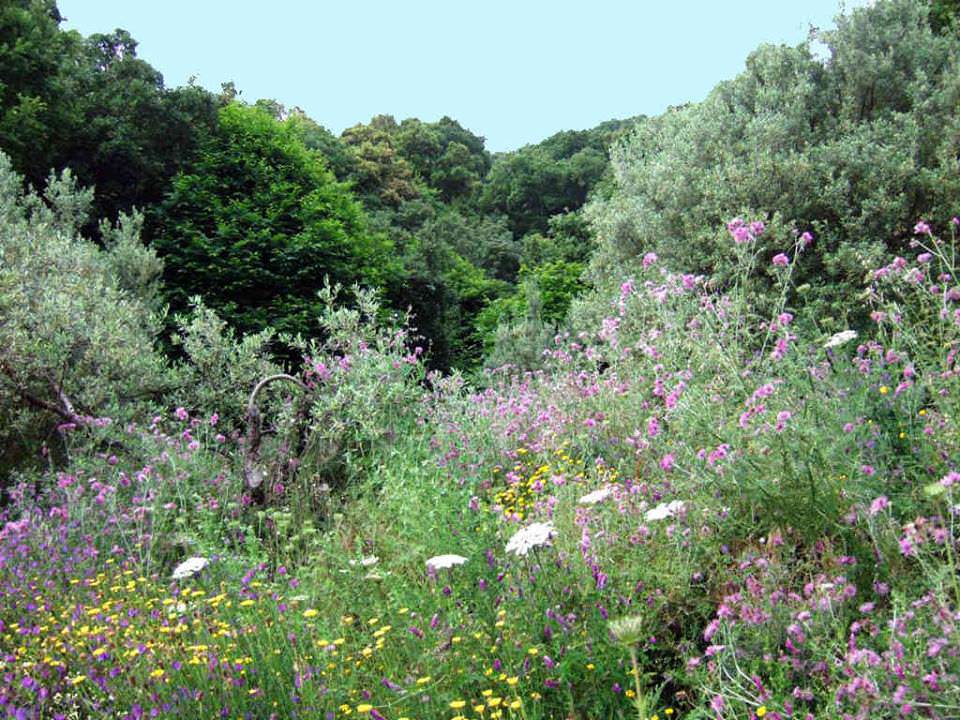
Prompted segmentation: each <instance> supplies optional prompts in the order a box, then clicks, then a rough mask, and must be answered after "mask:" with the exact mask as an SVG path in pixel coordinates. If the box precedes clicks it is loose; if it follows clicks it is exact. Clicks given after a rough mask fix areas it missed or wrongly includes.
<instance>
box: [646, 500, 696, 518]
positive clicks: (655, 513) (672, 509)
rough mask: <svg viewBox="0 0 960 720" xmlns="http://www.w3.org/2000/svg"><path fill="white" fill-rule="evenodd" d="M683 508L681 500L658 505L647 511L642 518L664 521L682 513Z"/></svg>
mask: <svg viewBox="0 0 960 720" xmlns="http://www.w3.org/2000/svg"><path fill="white" fill-rule="evenodd" d="M685 507H686V506H685V505H684V504H683V500H674V501H673V502H669V503H660V504H659V505H657V506H656V507H655V508H653V509H652V510H647V512H646V514H645V515H644V516H643V517H644V518H646V519H647V520H666V519H667V518H668V517H673V516H674V515H677V514H679V513H680V512H682V511H683V509H684V508H685Z"/></svg>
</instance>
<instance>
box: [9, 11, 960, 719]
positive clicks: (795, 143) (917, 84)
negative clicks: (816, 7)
mask: <svg viewBox="0 0 960 720" xmlns="http://www.w3.org/2000/svg"><path fill="white" fill-rule="evenodd" d="M63 24H64V19H63V18H62V17H61V15H60V13H59V11H58V9H57V6H56V3H55V2H54V1H53V0H0V717H7V718H14V719H15V720H41V719H43V720H46V719H48V718H55V719H63V720H66V719H67V718H71V719H72V718H103V717H115V718H122V719H123V720H142V719H143V718H146V717H169V718H174V717H175V718H209V717H221V718H243V720H262V719H264V718H270V720H280V719H281V718H283V719H286V718H303V719H304V720H313V719H314V718H324V720H332V719H334V718H346V717H350V716H355V717H358V718H371V719H372V720H411V719H412V718H421V719H425V720H432V719H434V718H438V719H441V720H468V718H478V719H480V720H483V718H490V719H491V720H502V719H507V718H510V719H514V718H516V719H522V720H548V719H550V720H553V719H557V720H559V719H561V718H562V719H563V720H592V719H593V718H615V719H617V720H623V719H625V718H637V720H666V719H667V718H669V720H678V719H679V718H683V719H684V720H687V719H689V720H733V719H734V718H738V719H739V718H743V719H749V720H761V719H765V720H788V719H789V720H793V719H794V718H798V719H799V718H802V719H803V720H819V719H820V718H843V719H844V720H868V719H871V720H872V719H873V718H883V719H885V720H894V719H897V720H902V718H907V717H919V718H935V719H940V718H944V719H946V718H957V717H960V564H958V558H960V532H958V527H957V521H958V519H960V504H958V503H960V498H957V497H954V496H953V493H954V492H958V490H956V489H955V488H957V487H960V428H958V426H957V423H958V422H960V285H958V281H957V278H958V276H960V267H958V257H960V256H958V250H960V3H958V2H957V0H935V1H933V2H927V1H926V0H877V2H874V3H870V4H868V5H867V6H864V7H857V8H854V9H852V10H850V11H849V12H842V13H841V14H840V15H839V16H838V17H837V18H836V22H835V25H834V26H832V27H830V28H829V29H818V30H813V31H811V35H810V37H809V39H808V40H807V41H805V42H803V43H801V44H799V45H797V46H792V47H791V46H786V45H762V46H760V47H758V48H757V49H756V50H755V51H754V52H752V53H751V54H750V56H749V57H748V58H747V60H746V63H745V66H744V68H743V69H742V71H741V72H740V73H739V74H737V75H736V77H733V78H731V79H729V80H726V81H724V82H721V83H720V84H719V85H717V86H716V87H715V88H714V89H713V90H712V91H711V92H710V93H709V94H708V95H707V96H706V97H705V98H703V99H700V100H695V99H691V102H689V103H687V104H685V105H682V106H679V107H674V108H670V109H669V110H667V111H666V112H664V113H662V114H660V115H657V116H651V117H645V116H639V115H638V116H636V117H633V118H628V119H622V120H611V121H609V122H605V123H602V124H601V125H599V126H597V127H595V128H592V129H588V130H568V131H563V132H559V133H557V134H555V135H553V136H551V137H549V138H547V139H545V140H543V141H542V142H540V143H538V144H535V145H528V146H525V147H522V148H519V149H517V150H515V151H512V152H504V153H490V152H488V151H487V149H486V147H485V141H484V139H483V137H481V136H480V135H477V134H475V132H474V130H470V129H467V128H464V127H463V126H462V125H461V124H460V123H459V122H457V121H456V120H454V119H452V118H449V117H443V118H441V119H440V120H438V121H436V122H428V121H423V120H419V119H416V118H407V119H403V120H400V121H398V120H397V119H396V118H394V117H392V116H389V115H378V116H376V117H373V118H371V119H370V121H369V122H367V123H358V124H356V125H354V126H353V127H350V128H348V129H347V130H345V131H344V132H343V133H341V134H340V136H337V135H335V134H333V133H331V132H330V131H328V130H327V129H326V128H324V127H323V126H322V124H321V123H320V122H318V120H317V119H313V118H310V117H308V116H307V115H306V114H305V113H304V112H303V111H302V110H300V109H298V108H296V107H294V108H288V107H284V106H283V105H282V104H281V103H279V102H277V101H276V100H272V99H269V98H265V99H257V100H255V101H251V100H250V99H248V98H245V97H244V96H243V93H242V88H237V87H236V86H235V84H234V83H233V82H230V81H229V79H224V80H225V81H224V83H223V85H222V87H221V90H220V92H218V93H217V92H210V91H208V90H206V89H204V88H202V87H199V86H196V85H188V86H185V87H177V88H170V87H167V86H166V85H165V83H164V80H163V78H162V76H161V75H160V73H158V72H157V71H156V70H155V69H154V68H153V67H151V65H150V64H149V62H148V61H147V60H146V59H143V58H140V57H138V54H137V43H136V40H135V39H134V38H133V37H131V36H130V34H129V33H128V32H126V31H124V30H120V29H117V30H114V31H113V32H110V33H105V34H97V35H92V36H89V37H83V36H82V35H80V34H79V33H77V32H74V31H68V30H65V29H64V28H63ZM476 130H477V131H482V129H479V128H478V129H476Z"/></svg>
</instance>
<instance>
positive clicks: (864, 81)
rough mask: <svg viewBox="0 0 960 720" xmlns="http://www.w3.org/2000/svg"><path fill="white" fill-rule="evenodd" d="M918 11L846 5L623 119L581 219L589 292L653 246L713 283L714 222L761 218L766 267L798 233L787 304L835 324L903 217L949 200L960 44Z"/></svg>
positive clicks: (908, 221) (949, 204)
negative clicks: (629, 128) (680, 96)
mask: <svg viewBox="0 0 960 720" xmlns="http://www.w3.org/2000/svg"><path fill="white" fill-rule="evenodd" d="M927 12H928V11H927V7H926V5H925V4H924V3H918V2H915V1H913V0H891V1H890V2H882V3H875V4H873V5H872V6H871V7H864V8H858V9H855V10H853V11H851V12H850V13H849V14H847V15H843V16H841V17H839V18H838V19H837V26H836V29H834V30H830V31H817V30H814V31H812V32H811V36H810V40H809V41H808V42H806V43H804V44H802V45H800V46H797V47H787V46H773V45H765V46H761V47H760V48H759V49H757V50H756V51H755V52H754V53H753V54H752V55H751V56H750V57H749V58H748V60H747V63H746V68H745V69H744V71H743V72H742V73H741V74H740V75H739V76H737V77H736V78H734V79H733V80H731V81H728V82H723V83H721V84H719V85H718V86H717V87H716V88H715V89H714V90H713V91H712V92H711V93H710V94H709V95H708V96H707V98H706V99H705V100H703V101H702V102H699V103H691V104H688V105H684V106H681V107H678V108H674V109H671V110H669V111H668V112H666V113H664V114H663V115H661V116H659V117H656V118H652V119H649V120H648V121H646V122H644V123H641V124H639V126H638V128H637V129H636V130H635V131H634V132H633V133H632V134H631V135H630V136H628V137H627V138H626V139H625V140H624V141H622V142H621V143H620V144H619V145H618V146H617V147H616V148H615V149H614V151H613V158H612V162H613V170H614V174H615V189H614V191H613V192H612V194H611V195H610V197H609V198H601V199H597V200H596V201H595V202H593V204H592V205H591V206H590V207H589V209H588V215H589V217H590V218H591V220H592V222H593V226H594V229H595V231H596V233H597V239H598V244H599V250H598V252H597V254H596V255H595V257H594V260H593V264H592V272H591V274H592V279H593V280H594V282H595V283H597V284H599V285H606V284H609V283H611V282H613V281H616V280H617V279H618V278H621V277H622V276H623V275H624V273H625V269H626V272H629V271H630V270H629V269H630V267H631V265H633V266H635V265H636V264H638V263H639V261H640V259H641V258H642V257H643V255H644V254H645V253H647V252H651V251H653V252H656V253H658V254H659V256H660V257H661V258H663V259H664V260H666V261H667V262H668V263H669V264H670V265H671V266H674V267H675V268H676V269H678V270H683V271H689V272H708V273H710V274H711V275H712V276H713V277H714V278H716V281H717V282H718V283H723V282H724V281H726V280H729V278H730V277H731V275H732V273H733V272H734V268H733V265H732V264H731V260H730V257H731V256H730V253H728V252H727V248H728V245H729V238H728V236H727V232H726V230H725V225H726V222H727V221H728V220H729V219H730V218H732V217H736V216H741V217H749V218H753V219H762V220H764V221H765V222H766V225H767V233H766V234H765V235H764V238H763V245H764V247H763V250H764V252H765V257H766V258H767V259H769V257H771V256H773V255H775V254H776V253H779V252H784V251H786V250H787V249H789V248H790V247H791V246H792V244H793V239H794V237H795V233H796V234H799V233H802V232H805V231H809V232H811V233H812V234H813V236H814V239H815V240H814V244H813V246H812V247H811V248H810V252H807V253H805V257H804V258H803V260H802V262H801V263H799V265H798V267H797V268H796V273H795V284H796V286H797V287H804V286H807V287H804V290H806V291H807V292H806V293H803V292H801V294H800V295H799V296H797V295H795V296H793V297H791V301H792V302H793V303H795V304H796V305H798V306H799V305H805V306H807V307H808V308H811V309H813V310H815V311H816V313H815V314H816V315H817V316H818V317H819V318H820V319H821V320H824V321H826V322H827V324H828V326H829V325H831V323H832V324H835V325H836V327H838V328H839V327H841V326H842V325H843V319H844V315H845V314H847V312H848V308H849V307H850V305H851V304H852V303H851V302H850V301H851V299H852V297H853V296H854V295H855V294H856V293H858V292H859V291H860V289H861V286H862V280H863V277H864V275H865V273H866V272H867V270H868V269H870V268H872V267H875V266H876V264H877V262H878V261H879V259H880V257H881V256H882V255H884V254H885V253H886V252H887V251H894V252H897V251H898V250H900V249H901V248H902V247H903V246H904V245H905V244H906V242H907V241H908V240H909V238H910V234H911V233H910V231H911V228H912V227H913V224H914V223H915V222H916V220H917V218H921V217H929V218H949V217H951V216H952V215H953V214H955V213H956V208H957V206H958V203H960V160H958V157H960V113H958V112H957V111H958V108H960V39H958V37H957V36H956V35H955V34H937V33H935V32H934V31H932V30H931V29H930V26H929V24H928V22H927ZM758 267H760V268H764V267H766V264H760V265H759V266H758ZM758 274H759V275H761V277H767V278H768V279H769V277H770V276H771V274H772V273H768V272H767V271H765V270H763V269H761V270H759V272H758Z"/></svg>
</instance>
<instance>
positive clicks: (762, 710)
mask: <svg viewBox="0 0 960 720" xmlns="http://www.w3.org/2000/svg"><path fill="white" fill-rule="evenodd" d="M766 714H767V706H766V705H761V706H760V707H758V708H757V717H758V718H762V717H763V716H764V715H766Z"/></svg>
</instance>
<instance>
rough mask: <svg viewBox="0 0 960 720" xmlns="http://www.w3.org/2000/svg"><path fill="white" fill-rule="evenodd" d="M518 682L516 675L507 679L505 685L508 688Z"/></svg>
mask: <svg viewBox="0 0 960 720" xmlns="http://www.w3.org/2000/svg"><path fill="white" fill-rule="evenodd" d="M518 682H520V678H518V677H517V676H516V675H514V676H513V677H510V678H507V685H509V686H510V687H513V686H514V685H516V684H517V683H518Z"/></svg>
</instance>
